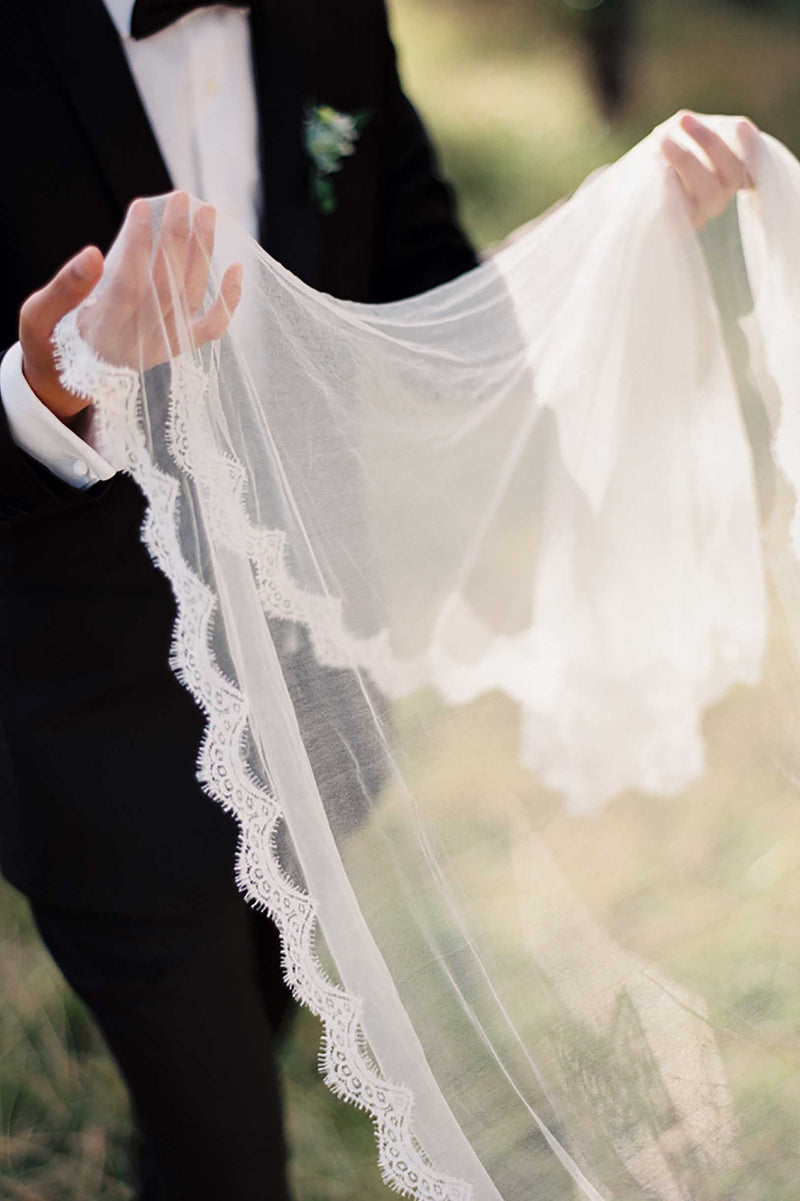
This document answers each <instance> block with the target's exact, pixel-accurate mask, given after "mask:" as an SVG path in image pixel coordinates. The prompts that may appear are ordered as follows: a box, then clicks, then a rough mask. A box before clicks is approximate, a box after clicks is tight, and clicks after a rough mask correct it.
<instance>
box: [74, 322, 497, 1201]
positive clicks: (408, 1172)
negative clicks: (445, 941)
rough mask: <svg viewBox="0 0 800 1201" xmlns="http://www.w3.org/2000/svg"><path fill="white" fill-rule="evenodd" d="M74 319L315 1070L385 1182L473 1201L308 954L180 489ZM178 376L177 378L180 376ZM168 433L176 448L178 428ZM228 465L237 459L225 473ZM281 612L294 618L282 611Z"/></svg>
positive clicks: (304, 925) (192, 371) (113, 372)
mask: <svg viewBox="0 0 800 1201" xmlns="http://www.w3.org/2000/svg"><path fill="white" fill-rule="evenodd" d="M78 311H79V310H76V311H74V312H72V313H70V314H68V315H67V317H65V318H63V319H62V321H60V322H59V324H58V325H57V327H56V329H55V331H54V334H53V344H54V347H55V357H56V364H57V367H58V370H59V373H60V375H61V379H62V382H63V384H64V386H65V387H66V388H68V389H69V390H70V391H72V392H74V393H75V394H76V395H79V396H82V397H84V398H86V399H90V400H92V401H93V402H94V404H95V408H96V418H97V427H96V428H97V437H98V448H99V449H101V453H103V454H104V455H105V456H106V457H108V458H109V460H110V461H111V462H112V463H113V464H114V465H115V466H117V467H118V468H119V469H120V470H124V471H126V472H127V473H129V474H130V475H132V476H133V478H134V479H135V480H136V482H137V483H138V484H139V486H140V487H141V489H142V491H143V492H144V495H145V498H146V500H147V513H146V516H145V519H144V522H143V526H142V540H143V542H144V543H145V545H146V546H147V549H148V551H149V553H150V555H151V557H152V559H153V561H154V563H155V564H156V566H157V567H158V568H159V569H160V570H161V571H162V572H163V573H164V575H165V576H166V577H167V579H168V580H169V581H170V583H171V585H172V589H173V592H174V594H175V600H176V605H177V616H176V620H175V626H174V630H173V638H172V647H171V652H170V666H171V668H172V670H173V672H174V673H175V675H176V677H177V678H178V679H179V680H180V682H181V683H182V684H183V685H184V687H185V688H187V690H188V691H189V692H190V693H191V695H192V696H193V698H194V700H195V702H196V703H197V705H198V706H199V707H200V709H201V710H202V712H203V714H204V716H205V719H206V726H205V731H204V735H203V739H202V742H201V745H200V750H199V753H198V759H197V778H198V781H199V783H200V784H201V786H202V788H203V790H204V791H205V792H206V793H207V794H208V795H209V796H210V797H211V798H212V799H213V800H214V801H216V802H218V803H219V804H220V805H222V807H223V808H224V809H225V810H226V811H227V812H228V813H230V814H231V815H232V816H233V817H234V818H235V819H236V821H237V824H238V826H239V841H238V848H237V854H236V867H235V874H236V882H237V885H238V887H239V889H240V890H241V891H242V892H243V893H244V895H245V896H246V898H247V900H248V901H249V902H250V903H251V904H253V905H254V906H255V907H256V908H258V909H261V910H263V911H265V912H266V913H267V914H268V916H269V917H270V918H271V919H272V920H273V921H274V922H275V925H276V927H277V929H278V932H279V935H280V940H281V952H282V954H281V959H282V967H283V974H284V979H285V981H286V984H287V986H288V987H289V989H290V990H291V992H292V994H293V996H294V997H295V998H296V1000H297V1001H298V1002H300V1003H301V1004H302V1005H304V1006H305V1007H306V1008H308V1009H310V1010H311V1012H312V1013H313V1014H315V1016H316V1017H317V1018H319V1020H320V1021H321V1023H322V1026H323V1034H322V1038H321V1042H320V1052H319V1066H320V1071H321V1073H322V1075H323V1078H324V1080H325V1083H326V1085H327V1086H328V1087H329V1088H330V1089H331V1091H332V1092H333V1093H334V1094H335V1095H336V1096H337V1097H339V1098H341V1099H342V1100H345V1101H349V1102H350V1103H352V1104H354V1105H356V1106H357V1107H358V1108H360V1109H362V1110H364V1111H365V1112H367V1113H368V1114H369V1115H370V1117H371V1119H372V1121H373V1124H374V1128H375V1136H376V1141H377V1146H378V1165H379V1168H380V1172H381V1176H382V1179H383V1181H384V1183H385V1184H387V1185H388V1186H389V1187H391V1188H393V1189H395V1190H396V1191H397V1192H398V1193H401V1194H403V1195H405V1196H408V1197H412V1198H415V1199H419V1201H470V1198H471V1197H472V1195H473V1188H472V1185H470V1184H469V1183H467V1182H466V1181H462V1180H459V1179H458V1178H457V1177H455V1176H452V1175H449V1174H448V1173H446V1172H443V1171H440V1170H438V1169H437V1168H436V1167H435V1166H434V1164H433V1163H432V1161H431V1159H430V1157H429V1156H428V1155H427V1154H426V1153H425V1151H424V1149H423V1147H422V1145H421V1143H420V1141H419V1139H418V1138H417V1136H416V1134H415V1133H414V1131H413V1129H412V1118H413V1108H414V1097H413V1093H412V1091H411V1089H410V1088H408V1087H407V1086H406V1085H403V1084H397V1083H394V1082H392V1081H390V1080H387V1079H386V1078H385V1077H384V1076H383V1074H382V1072H381V1070H380V1068H379V1067H378V1065H377V1064H376V1062H375V1060H374V1057H373V1056H372V1054H371V1052H370V1050H369V1046H368V1043H367V1040H366V1036H365V1034H364V1030H363V1026H362V1013H363V1001H362V999H361V998H359V997H357V996H354V995H353V994H351V993H349V992H347V991H346V990H345V989H344V988H343V987H342V986H341V985H340V984H337V983H336V982H335V981H333V980H331V979H330V977H329V976H328V975H327V973H326V972H325V970H324V968H323V967H322V964H321V963H320V960H319V958H318V957H317V955H316V953H315V951H314V944H315V939H316V937H317V934H318V931H319V925H318V918H317V905H316V904H315V902H314V899H313V897H312V896H311V895H310V894H309V893H308V892H305V891H303V890H302V889H300V888H298V887H297V886H296V885H295V884H293V883H292V882H291V881H290V880H289V879H288V878H287V877H286V876H285V875H284V873H283V871H282V870H281V867H280V864H279V862H278V858H277V855H276V853H275V850H274V839H275V835H276V831H277V829H278V826H279V824H280V823H281V822H283V821H284V813H283V809H282V807H281V805H280V802H279V800H278V798H277V797H276V796H275V795H273V794H272V793H271V792H269V791H267V789H266V788H265V787H264V786H263V784H262V783H261V782H260V781H258V780H257V779H256V778H255V776H254V774H253V773H252V771H251V769H250V768H249V766H248V763H247V759H246V752H245V747H246V743H247V734H248V727H249V715H248V711H247V704H246V701H245V698H244V695H243V694H242V693H241V691H240V690H239V689H238V688H237V687H236V685H235V684H234V683H233V682H232V681H231V680H229V679H227V678H226V677H225V675H224V674H223V673H222V671H221V670H220V668H219V666H218V665H217V663H216V661H215V658H214V655H213V651H212V649H211V637H210V634H211V623H212V619H213V616H214V612H215V609H216V605H217V601H216V597H215V596H214V594H213V593H212V591H211V589H209V588H208V587H207V585H206V584H204V583H203V581H202V580H201V579H200V578H199V577H198V576H197V575H196V574H195V573H194V571H193V570H192V569H191V567H190V566H189V564H188V563H187V561H186V559H185V557H184V555H183V552H182V551H181V548H180V542H179V538H178V506H179V500H180V490H179V485H178V481H177V480H175V479H173V478H171V477H170V476H168V475H167V474H166V473H164V472H162V471H161V470H160V469H159V468H158V467H157V466H156V464H155V463H154V462H153V460H152V458H151V457H150V456H149V454H148V452H147V448H146V443H145V437H144V433H143V428H142V424H141V422H140V419H139V414H138V401H139V396H140V376H139V374H138V373H137V372H136V371H134V370H133V369H131V368H127V367H115V366H112V365H110V364H108V363H105V362H103V360H101V359H99V358H98V357H97V356H96V355H95V354H94V353H93V352H92V351H91V349H90V348H89V346H88V345H87V344H86V343H85V342H84V341H83V339H82V338H81V336H80V332H79V329H78V320H77V318H78ZM184 362H185V363H186V365H187V366H188V367H189V375H195V376H196V375H197V368H196V367H194V365H192V364H191V363H190V361H189V360H188V359H185V360H184ZM173 366H174V364H173ZM173 378H175V376H174V377H173ZM177 378H178V379H179V380H180V378H181V377H180V374H179V375H178V377H177ZM184 382H185V379H184ZM172 432H173V437H172V439H171V442H173V443H174V442H175V441H176V438H175V430H173V431H172ZM232 464H233V460H231V461H230V462H229V463H227V464H226V465H227V466H228V467H230V466H231V465H232ZM235 467H239V465H238V464H235ZM239 471H241V468H239ZM229 484H230V477H229ZM234 491H235V489H234ZM237 499H238V497H237ZM250 533H251V534H252V535H255V536H256V537H257V539H258V545H257V546H252V547H251V548H249V549H250V553H251V554H252V553H253V552H254V551H262V550H263V549H265V546H266V545H273V546H278V547H280V548H281V553H280V554H279V556H278V558H277V560H275V562H279V563H281V564H282V565H285V560H284V552H283V549H282V547H283V545H284V543H285V535H284V536H283V537H281V532H280V531H268V530H264V531H253V530H251V531H250ZM263 539H266V540H267V541H266V543H265V542H264V541H263ZM263 580H264V584H263V587H264V588H265V589H268V586H269V584H268V581H269V561H267V563H266V564H265V566H264V567H263ZM259 583H260V584H261V581H259ZM302 595H304V596H306V597H308V604H309V606H310V607H315V606H316V602H317V601H319V602H323V603H325V602H328V603H330V598H325V597H319V598H315V597H310V596H309V594H302ZM333 604H334V605H335V604H336V602H335V601H333ZM317 613H318V609H317ZM277 615H278V616H284V617H287V616H290V615H289V614H288V613H286V611H285V610H284V611H283V612H282V613H280V614H277ZM292 616H293V615H292ZM309 616H310V614H309ZM301 620H304V622H305V621H306V620H307V619H306V618H301ZM319 649H320V650H322V648H321V647H320V648H319ZM351 662H352V660H349V662H348V665H349V663H351Z"/></svg>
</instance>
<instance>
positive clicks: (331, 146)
mask: <svg viewBox="0 0 800 1201" xmlns="http://www.w3.org/2000/svg"><path fill="white" fill-rule="evenodd" d="M369 118H370V111H369V109H361V110H360V111H359V112H355V113H340V112H337V110H336V109H335V108H331V106H330V105H329V104H315V105H313V107H309V108H307V109H306V115H305V120H304V122H303V134H304V136H305V146H306V154H307V155H308V157H309V158H310V159H311V162H312V163H313V164H314V174H313V176H312V180H311V187H312V193H313V196H314V200H315V201H316V205H317V208H318V209H319V211H320V212H321V213H332V212H334V211H335V209H336V188H335V186H334V181H333V179H332V176H334V175H335V174H336V172H337V171H341V169H342V160H343V159H346V158H349V157H350V156H351V155H353V154H355V152H356V142H357V141H358V139H359V137H360V136H361V131H362V130H363V128H364V126H365V125H366V123H367V121H369Z"/></svg>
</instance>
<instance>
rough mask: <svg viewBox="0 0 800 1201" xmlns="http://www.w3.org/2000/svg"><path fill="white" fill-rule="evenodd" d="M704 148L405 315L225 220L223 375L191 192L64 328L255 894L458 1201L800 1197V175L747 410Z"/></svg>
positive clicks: (331, 1041) (410, 306) (391, 1159)
mask: <svg viewBox="0 0 800 1201" xmlns="http://www.w3.org/2000/svg"><path fill="white" fill-rule="evenodd" d="M718 128H719V129H720V130H721V131H722V132H723V134H725V135H726V136H729V137H732V131H733V128H734V126H733V123H732V122H730V123H728V122H726V121H725V120H720V121H719V123H718ZM658 147H659V136H658V134H656V133H654V134H652V135H650V137H649V138H647V139H645V141H644V142H642V143H640V144H639V145H638V146H637V147H635V148H634V149H633V150H632V151H631V152H630V153H629V154H627V155H626V156H625V157H624V158H622V159H621V160H620V161H619V162H617V163H616V164H614V165H613V166H611V167H609V168H607V169H606V170H604V171H603V172H601V173H598V174H596V175H594V176H592V177H591V178H590V179H589V180H588V181H587V182H586V184H585V185H584V186H583V187H582V188H581V189H579V190H578V192H577V193H576V194H575V195H574V196H573V197H572V198H571V199H570V200H569V201H567V202H566V203H565V204H563V205H562V206H561V207H559V208H557V209H556V210H554V211H553V212H552V213H550V214H549V215H547V216H546V217H545V218H544V219H543V220H541V221H539V222H538V223H536V224H535V225H534V226H532V227H531V228H530V229H528V230H526V231H524V232H523V233H522V234H521V235H520V236H519V237H518V238H516V239H515V240H512V241H511V242H509V243H508V244H507V245H506V246H505V247H503V248H502V249H500V250H499V251H498V252H497V253H495V254H494V255H493V256H492V257H491V258H489V259H488V260H487V261H486V262H485V263H483V264H482V265H481V266H479V267H477V268H476V269H474V270H473V271H471V272H469V273H468V274H467V275H465V276H463V277H461V278H460V279H457V280H455V281H453V282H452V283H448V284H445V285H444V286H441V287H438V288H435V289H434V290H433V291H430V292H427V293H425V294H424V295H421V296H416V297H414V298H412V299H410V300H406V301H402V302H397V303H392V304H386V305H375V306H367V305H361V304H353V303H347V302H342V301H338V300H335V299H333V298H332V297H330V296H327V295H322V294H320V293H317V292H315V291H313V290H312V289H310V288H309V287H307V286H306V285H304V284H303V283H301V282H300V281H299V280H298V279H296V278H295V277H293V276H292V275H291V274H289V273H288V272H287V271H286V270H285V269H283V268H282V267H281V266H280V265H279V264H278V263H276V262H275V261H274V260H272V259H271V258H270V257H269V256H268V255H267V254H265V253H264V252H263V251H262V250H261V249H259V248H258V247H257V246H256V245H255V243H253V242H252V241H250V240H249V239H247V238H246V237H245V235H244V234H243V233H241V232H240V231H238V230H237V229H236V228H234V227H233V226H227V225H222V226H220V228H219V229H218V231H217V244H216V248H215V250H214V254H213V258H212V259H211V276H210V283H209V288H210V292H209V294H208V296H207V297H206V300H205V304H206V305H208V304H210V303H213V301H212V300H211V296H213V294H214V291H215V285H214V282H213V281H214V280H215V279H216V280H217V281H218V280H219V278H220V275H221V267H224V266H226V265H227V263H229V262H230V261H232V260H234V259H236V260H239V261H240V262H242V263H243V265H244V276H243V279H244V284H243V288H244V292H243V298H242V301H241V304H240V305H239V307H238V309H237V311H236V313H235V315H234V317H233V320H232V322H231V324H230V326H229V328H228V330H227V332H226V333H225V334H224V336H223V337H222V338H221V339H218V340H216V341H212V342H208V343H206V344H200V341H199V339H198V338H197V336H196V329H197V313H196V312H193V311H191V306H190V305H188V304H187V301H186V295H185V281H186V277H187V273H188V272H189V270H190V268H189V266H188V265H187V259H186V255H185V242H182V241H181V239H180V237H179V236H178V234H176V231H175V229H174V228H173V225H174V221H173V217H172V216H170V214H171V213H172V211H173V210H171V209H170V206H169V204H167V203H166V202H165V201H164V200H163V199H156V200H154V201H152V202H150V209H149V212H150V216H149V224H148V229H147V237H148V239H149V242H148V247H149V263H150V267H149V270H148V271H147V272H146V273H145V275H144V276H142V275H141V273H140V274H139V275H137V274H136V272H135V271H133V270H132V269H131V262H132V259H131V253H132V251H131V247H132V239H135V238H136V237H141V236H142V234H141V229H139V230H138V232H137V231H136V230H134V229H133V227H132V225H131V222H130V221H129V222H128V223H126V226H125V227H123V230H122V232H121V234H120V237H119V239H118V242H117V244H116V245H115V247H114V249H113V250H112V252H111V254H110V256H109V259H108V262H107V266H106V270H105V273H104V277H103V280H102V281H101V283H100V285H99V286H98V290H97V292H96V294H95V295H93V297H91V298H90V301H89V303H88V304H87V305H85V306H83V307H82V308H81V309H79V310H77V311H76V313H74V314H71V315H70V316H69V317H68V318H66V319H65V320H64V321H63V322H62V323H61V325H60V326H59V327H58V330H57V333H56V342H57V349H58V353H59V355H60V359H61V367H62V372H63V379H64V381H65V383H66V385H67V386H68V387H70V388H72V389H73V390H74V391H76V392H78V393H80V394H82V395H85V396H88V397H90V398H91V400H92V401H93V402H94V410H95V417H94V420H95V423H96V427H97V439H98V444H99V446H100V448H101V449H102V451H103V453H104V454H105V456H106V457H107V458H108V459H109V460H110V461H111V462H112V463H113V464H114V465H115V466H117V467H119V468H121V469H123V470H126V471H128V472H130V473H131V474H132V476H133V477H134V479H135V480H136V482H137V483H138V485H139V486H140V487H141V489H142V491H143V492H144V494H145V496H146V498H147V501H148V505H149V508H148V515H147V518H146V522H145V526H144V529H143V537H144V539H145V541H146V543H147V546H148V547H149V549H150V552H151V554H152V556H153V558H154V560H155V561H156V563H157V565H158V566H159V567H160V569H161V570H162V571H163V572H164V573H165V574H166V575H167V577H168V578H169V580H170V582H171V584H172V587H173V589H174V592H175V596H176V598H177V602H178V620H177V624H176V628H175V636H174V644H173V649H172V662H173V666H174V669H175V672H176V673H177V675H178V676H179V677H180V679H181V680H182V682H183V683H184V684H185V686H186V687H187V688H188V689H190V691H191V692H192V694H193V696H194V697H195V699H196V701H197V703H198V704H199V705H200V706H201V707H202V708H203V710H204V712H205V714H206V718H207V726H206V734H205V739H204V741H203V744H202V746H201V747H200V748H199V752H198V776H199V778H200V780H201V781H202V783H203V785H204V787H205V789H206V791H207V792H208V793H209V794H210V796H211V797H213V798H214V800H215V801H218V802H219V803H220V804H222V805H224V806H225V807H226V808H227V809H228V810H229V811H230V812H232V813H233V814H234V815H235V817H236V819H237V821H238V823H239V826H240V829H241V841H240V847H239V854H238V860H237V864H236V872H237V876H238V880H239V884H240V886H241V888H242V890H243V891H244V892H245V894H246V895H247V897H248V899H249V900H250V901H251V902H252V903H253V904H255V905H258V906H262V907H263V908H264V909H266V910H267V912H268V913H269V915H270V916H271V917H272V918H273V919H274V921H275V922H276V924H277V925H278V927H279V929H280V932H281V936H282V940H283V947H284V966H285V972H286V977H287V980H288V982H289V984H290V986H291V988H292V989H293V991H294V992H295V994H296V996H297V997H298V999H299V1000H300V1001H302V1002H303V1003H304V1004H305V1005H307V1006H309V1007H310V1008H311V1009H312V1010H313V1011H314V1012H315V1013H316V1014H317V1015H318V1017H319V1018H320V1019H321V1022H322V1024H323V1027H324V1037H323V1041H322V1052H321V1062H322V1065H323V1070H324V1073H325V1077H326V1080H327V1082H328V1083H329V1084H330V1086H331V1087H332V1088H333V1089H334V1090H335V1092H337V1093H338V1094H339V1095H340V1096H341V1097H343V1098H345V1099H346V1100H348V1101H351V1102H353V1103H355V1104H356V1105H359V1106H361V1107H363V1108H364V1109H365V1110H367V1111H368V1112H369V1113H370V1115H371V1116H372V1118H373V1120H374V1123H375V1129H376V1135H377V1141H378V1148H379V1156H380V1164H381V1168H382V1171H383V1174H384V1177H385V1179H386V1181H387V1183H389V1184H390V1185H392V1186H394V1187H395V1188H397V1189H398V1190H400V1191H401V1192H404V1193H406V1194H407V1195H409V1196H411V1197H414V1198H418V1199H419V1201H468V1199H470V1198H473V1199H474V1201H499V1199H500V1198H502V1199H503V1201H562V1199H563V1201H577V1199H578V1198H592V1199H594V1201H599V1199H603V1201H612V1199H614V1201H723V1199H724V1201H730V1199H731V1198H734V1197H735V1198H736V1199H737V1201H766V1199H767V1198H769V1199H770V1201H783V1199H786V1201H789V1199H790V1198H794V1197H796V1193H797V1184H798V1182H800V1140H798V1134H800V1093H798V1087H797V1079H798V1071H799V1069H800V1042H798V1022H797V1017H798V1005H800V935H799V934H798V919H799V918H800V903H799V902H798V887H797V886H798V880H800V876H799V875H798V869H800V788H798V782H799V781H800V726H799V725H798V721H797V718H798V715H799V714H800V704H799V702H800V664H799V660H798V636H799V635H800V569H799V566H798V553H799V552H800V517H798V508H797V504H796V489H797V487H798V485H800V394H799V388H800V360H799V358H798V347H800V338H799V337H798V330H797V324H798V320H800V164H798V163H797V162H796V161H795V160H794V159H793V158H792V157H791V155H790V154H789V153H788V151H786V150H785V149H784V148H783V147H782V146H781V145H780V144H778V143H776V142H775V141H773V140H771V139H770V138H768V137H763V138H762V139H761V147H760V161H759V162H758V163H753V164H752V165H751V166H752V174H753V175H754V177H755V178H756V180H757V183H758V187H757V189H756V190H755V191H753V192H751V193H748V194H745V195H741V196H740V199H739V221H740V226H741V233H742V244H743V246H744V252H745V256H746V262H747V270H748V275H749V279H750V285H751V288H752V292H753V309H752V312H751V313H750V315H749V316H748V317H747V320H746V323H745V324H746V326H747V334H748V338H749V343H748V345H749V347H750V356H749V369H750V371H751V383H752V382H753V381H756V386H755V387H752V388H750V390H749V391H747V394H746V396H745V398H744V401H743V400H742V397H741V396H740V393H742V394H743V395H744V392H743V390H742V388H741V387H740V386H737V379H736V377H735V374H734V371H733V369H732V366H731V359H730V355H729V353H728V349H727V347H726V343H725V339H724V337H723V329H722V323H721V319H720V316H719V311H718V307H717V303H716V301H715V299H714V294H713V291H712V287H711V281H710V278H709V271H708V267H707V264H706V261H705V259H704V257H703V253H702V251H701V247H700V244H699V242H698V239H697V237H696V235H695V234H694V232H693V231H692V229H691V227H690V223H689V219H688V217H687V215H686V213H685V211H684V208H683V202H682V197H681V195H680V194H679V190H678V186H677V184H676V183H675V182H674V181H673V180H672V179H671V178H670V177H669V175H668V174H667V172H666V170H665V168H664V166H663V163H662V161H661V158H660V153H659V148H658ZM193 212H194V214H195V216H196V213H197V209H196V207H194V208H193ZM181 246H184V249H183V250H181V249H180V248H181ZM745 391H746V390H745ZM754 406H755V407H757V408H758V409H759V413H758V414H756V417H758V420H756V419H754V414H753V411H752V410H753V408H754ZM759 431H760V432H759ZM173 853H174V854H175V855H180V854H181V847H180V846H179V845H178V846H176V847H175V848H174V850H173Z"/></svg>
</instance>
